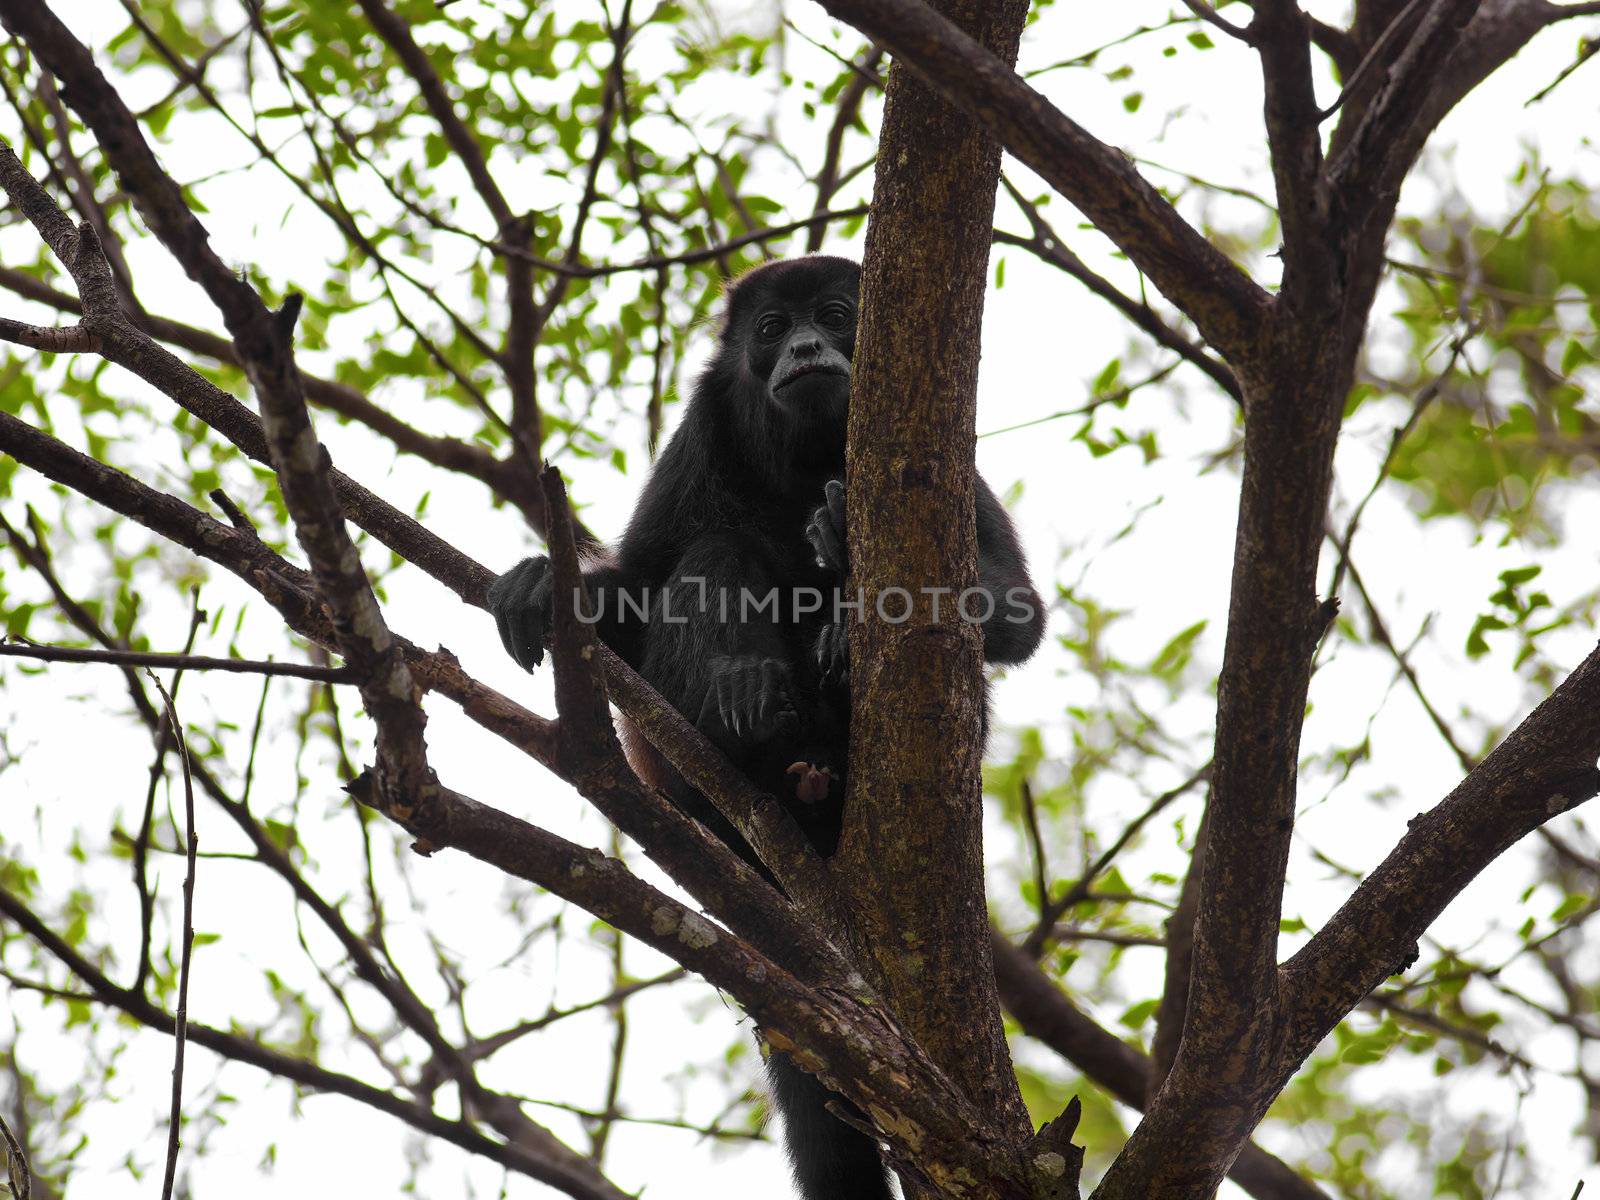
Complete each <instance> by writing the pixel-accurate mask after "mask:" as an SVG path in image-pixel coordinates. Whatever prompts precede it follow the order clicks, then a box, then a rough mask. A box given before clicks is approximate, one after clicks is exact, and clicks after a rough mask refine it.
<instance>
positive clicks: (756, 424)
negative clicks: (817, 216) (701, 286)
mask: <svg viewBox="0 0 1600 1200" xmlns="http://www.w3.org/2000/svg"><path fill="white" fill-rule="evenodd" d="M860 286H861V268H860V267H859V266H857V265H856V264H855V263H853V262H851V261H850V260H849V259H847V258H833V257H830V256H827V255H821V254H816V255H810V256H808V257H806V258H794V259H787V260H785V261H783V262H775V263H768V264H766V265H765V266H761V267H757V268H756V269H755V270H753V271H749V272H746V273H745V274H744V275H742V276H740V277H739V279H738V280H737V281H736V282H735V283H734V284H733V285H732V287H731V289H730V290H729V293H728V299H727V305H726V308H725V310H724V314H725V315H724V318H723V325H722V336H721V341H722V347H721V350H722V354H723V355H724V356H725V360H727V363H728V365H729V366H730V367H735V368H736V369H737V371H738V375H739V382H740V384H741V385H742V386H740V387H739V388H738V391H739V392H740V393H741V394H742V399H743V405H744V406H745V408H746V411H744V412H742V413H741V414H740V418H742V419H743V420H744V421H746V422H749V427H750V428H751V429H752V430H760V431H765V433H766V435H767V436H768V437H770V436H771V435H772V434H774V433H778V434H779V435H780V437H782V439H783V440H785V441H789V442H791V443H793V442H794V440H795V439H799V440H800V442H801V443H802V444H803V445H804V448H805V449H816V450H818V451H826V453H827V454H828V456H829V457H833V456H835V455H837V456H841V457H842V455H843V452H844V429H845V413H846V411H847V408H848V406H849V402H850V358H851V355H853V354H854V353H855V348H856V306H857V303H858V299H859V293H860ZM752 408H753V409H756V410H759V411H752V410H751V409H752ZM835 447H836V449H835ZM796 449H800V447H798V446H797V447H796Z"/></svg>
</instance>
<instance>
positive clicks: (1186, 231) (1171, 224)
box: [819, 0, 1271, 362]
mask: <svg viewBox="0 0 1600 1200" xmlns="http://www.w3.org/2000/svg"><path fill="white" fill-rule="evenodd" d="M819 3H821V5H822V7H823V8H825V9H827V10H828V12H830V13H832V14H833V15H834V16H835V17H838V18H839V19H840V20H842V21H847V22H849V23H850V24H851V25H854V26H855V27H856V28H857V29H859V30H861V31H862V32H863V33H865V34H866V35H867V36H869V37H871V38H872V39H873V40H874V41H876V42H878V43H879V44H880V45H882V46H884V47H885V48H886V49H888V50H889V52H890V53H891V54H893V55H894V56H895V57H896V58H898V59H900V60H901V61H902V62H904V63H905V64H906V65H907V66H909V67H911V68H912V69H913V70H915V71H916V72H917V73H918V74H919V75H921V76H922V77H923V78H925V79H926V80H927V81H928V82H929V83H930V84H931V85H932V86H933V87H934V88H935V89H937V90H938V91H939V93H940V94H941V95H943V96H944V97H945V98H946V99H947V100H949V101H950V102H951V103H952V104H955V105H957V106H958V107H960V108H962V109H964V110H965V111H967V112H969V113H971V114H972V115H973V116H975V117H976V118H977V119H978V120H979V121H981V122H982V123H983V125H984V126H985V127H986V128H987V129H988V130H989V131H990V133H992V134H993V135H994V136H995V137H996V138H997V139H999V141H1000V142H1001V144H1002V145H1003V146H1004V147H1005V148H1006V149H1007V150H1008V151H1010V152H1011V153H1012V154H1013V155H1015V156H1016V157H1017V158H1019V159H1020V160H1022V162H1024V163H1026V164H1027V165H1028V166H1029V167H1031V168H1032V169H1033V170H1034V171H1036V172H1037V173H1038V174H1039V175H1040V176H1041V177H1042V178H1044V179H1045V180H1046V181H1047V182H1049V183H1050V185H1051V186H1052V187H1054V188H1055V189H1056V190H1057V191H1059V192H1060V193H1061V194H1062V195H1063V196H1065V197H1066V198H1067V199H1068V200H1070V201H1072V203H1073V204H1074V205H1076V206H1077V207H1078V208H1079V209H1080V210H1081V211H1082V212H1083V214H1084V215H1085V216H1087V217H1088V218H1089V219H1090V220H1091V221H1093V222H1094V224H1095V226H1096V227H1097V228H1098V229H1099V230H1100V231H1101V232H1102V233H1104V234H1105V235H1106V236H1107V237H1109V238H1110V239H1111V240H1112V241H1113V242H1114V243H1116V245H1117V247H1118V248H1119V249H1120V250H1122V251H1123V252H1124V253H1125V254H1127V256H1128V257H1129V258H1130V259H1131V260H1132V261H1133V262H1134V264H1135V265H1136V266H1137V267H1139V269H1140V270H1142V271H1144V272H1145V274H1147V275H1148V276H1149V277H1150V279H1151V281H1152V282H1153V283H1154V284H1155V286H1156V287H1157V288H1159V289H1160V290H1161V292H1162V293H1163V294H1164V295H1165V296H1166V297H1167V298H1168V299H1169V300H1171V301H1172V302H1173V303H1174V304H1176V305H1177V306H1178V307H1179V308H1181V309H1182V310H1183V311H1184V312H1185V313H1186V314H1188V316H1189V318H1190V319H1191V320H1193V321H1194V323H1195V324H1196V325H1197V326H1198V327H1199V328H1200V332H1201V333H1202V335H1203V336H1204V337H1205V339H1206V340H1207V341H1208V342H1210V343H1211V344H1212V345H1214V346H1216V347H1217V348H1218V349H1219V350H1220V351H1221V352H1222V354H1223V356H1224V357H1226V358H1228V359H1230V361H1235V362H1237V361H1238V360H1240V359H1243V358H1249V357H1250V356H1251V355H1252V354H1253V353H1254V352H1255V350H1256V348H1257V346H1258V344H1259V340H1260V337H1261V333H1262V325H1263V323H1264V318H1265V315H1266V312H1267V310H1268V309H1269V308H1270V306H1271V300H1270V298H1269V297H1268V295H1267V294H1266V292H1264V291H1263V290H1262V289H1261V288H1260V287H1258V286H1257V285H1256V284H1255V283H1254V282H1253V281H1251V280H1250V278H1249V277H1248V276H1246V275H1245V273H1244V272H1243V271H1241V270H1240V269H1239V267H1238V266H1236V265H1235V264H1234V263H1233V262H1232V261H1231V260H1230V259H1229V258H1228V257H1227V256H1226V255H1225V254H1223V253H1222V251H1220V250H1218V249H1217V248H1216V247H1215V246H1213V245H1212V244H1211V243H1210V242H1208V241H1206V240H1205V238H1204V237H1202V236H1201V235H1200V233H1199V232H1198V231H1196V230H1195V229H1194V227H1193V226H1191V225H1190V224H1189V223H1188V222H1187V221H1185V220H1184V219H1183V218H1182V217H1181V216H1179V215H1178V213H1177V210H1176V209H1174V208H1173V207H1172V205H1171V204H1169V203H1168V202H1167V201H1166V200H1165V199H1164V198H1163V197H1162V195H1161V193H1160V192H1158V191H1157V190H1156V189H1155V188H1154V187H1152V186H1151V185H1150V183H1149V182H1148V181H1147V180H1145V178H1144V177H1143V176H1142V175H1140V174H1139V172H1138V171H1137V170H1136V169H1135V168H1134V166H1133V165H1132V164H1131V163H1130V162H1128V160H1127V158H1126V157H1125V156H1124V155H1123V154H1121V153H1120V152H1119V151H1118V150H1116V149H1115V148H1114V147H1111V146H1108V145H1106V144H1105V143H1104V142H1101V141H1099V140H1098V139H1097V138H1095V137H1093V136H1092V135H1090V134H1089V133H1088V132H1087V131H1086V130H1085V129H1084V128H1083V127H1082V126H1080V125H1078V124H1077V123H1076V122H1075V121H1073V120H1072V119H1071V118H1069V117H1067V116H1066V115H1065V114H1064V113H1062V112H1061V111H1060V110H1059V109H1058V108H1056V107H1055V106H1054V105H1052V104H1051V103H1050V102H1049V101H1048V100H1046V99H1045V98H1044V97H1043V96H1042V95H1040V94H1039V93H1038V92H1036V91H1035V90H1034V89H1033V88H1031V87H1029V86H1028V85H1027V84H1026V83H1025V82H1024V81H1023V80H1022V78H1021V77H1020V76H1019V75H1018V74H1017V73H1016V72H1015V71H1014V70H1012V69H1011V68H1010V67H1008V66H1006V65H1005V64H1004V63H1002V62H1001V61H1000V60H999V59H998V58H996V57H995V56H994V55H993V54H991V53H989V52H988V51H987V50H985V49H984V48H983V47H981V46H980V45H978V44H977V43H976V42H975V41H973V40H972V38H970V37H968V36H967V35H966V34H965V33H963V32H961V30H959V29H958V28H956V26H955V25H953V24H952V23H951V22H950V21H948V20H946V19H945V18H944V17H941V16H940V15H938V14H937V13H935V12H934V11H933V10H932V9H931V8H929V7H927V6H926V5H924V4H922V3H920V2H919V0H819Z"/></svg>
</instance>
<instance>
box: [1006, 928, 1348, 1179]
mask: <svg viewBox="0 0 1600 1200" xmlns="http://www.w3.org/2000/svg"><path fill="white" fill-rule="evenodd" d="M991 941H992V943H993V953H994V973H995V981H996V982H997V983H998V984H999V986H1000V998H1001V1000H1002V1001H1004V1003H1005V1006H1006V1011H1007V1012H1009V1013H1010V1014H1011V1015H1012V1017H1013V1018H1015V1020H1016V1022H1017V1024H1018V1025H1020V1026H1021V1027H1022V1032H1023V1033H1025V1034H1027V1035H1028V1036H1029V1037H1032V1038H1036V1039H1038V1040H1039V1041H1041V1042H1043V1043H1044V1044H1045V1045H1046V1046H1049V1047H1050V1048H1051V1049H1052V1050H1054V1051H1055V1052H1056V1053H1057V1054H1059V1055H1061V1057H1062V1058H1064V1059H1066V1060H1067V1061H1068V1062H1070V1063H1071V1064H1072V1065H1073V1066H1075V1067H1077V1068H1078V1069H1079V1070H1080V1071H1082V1072H1083V1073H1084V1074H1085V1075H1086V1076H1087V1077H1088V1078H1089V1079H1091V1080H1093V1081H1094V1082H1095V1083H1096V1084H1097V1085H1098V1086H1100V1087H1101V1088H1103V1089H1105V1090H1106V1091H1107V1092H1109V1093H1110V1094H1111V1095H1112V1096H1114V1097H1116V1098H1117V1099H1118V1100H1120V1101H1121V1102H1122V1103H1123V1104H1126V1105H1127V1106H1128V1107H1129V1108H1132V1109H1134V1110H1136V1111H1143V1109H1144V1106H1145V1092H1146V1089H1147V1086H1148V1081H1149V1078H1150V1063H1149V1060H1148V1059H1146V1058H1145V1056H1144V1055H1142V1054H1140V1053H1139V1052H1138V1051H1137V1050H1135V1049H1134V1048H1133V1047H1132V1046H1130V1045H1128V1044H1127V1043H1126V1042H1124V1041H1123V1040H1122V1039H1121V1038H1119V1037H1116V1036H1115V1035H1113V1034H1111V1033H1108V1032H1107V1031H1106V1030H1105V1029H1103V1028H1101V1027H1100V1025H1098V1024H1097V1023H1096V1022H1095V1021H1093V1020H1092V1019H1091V1018H1090V1017H1089V1016H1087V1015H1086V1014H1085V1013H1084V1012H1083V1011H1082V1010H1081V1009H1079V1008H1078V1007H1077V1006H1076V1005H1075V1004H1073V1003H1072V1001H1071V1000H1070V999H1069V998H1068V997H1067V995H1066V993H1065V992H1063V991H1062V990H1061V988H1060V987H1059V986H1057V984H1056V983H1055V982H1054V981H1053V980H1052V979H1051V978H1050V977H1049V976H1048V975H1046V974H1045V972H1044V971H1043V969H1042V968H1041V967H1040V966H1039V964H1038V963H1037V962H1035V961H1034V960H1033V959H1032V958H1031V957H1029V955H1028V954H1027V953H1026V952H1025V951H1024V950H1022V949H1021V948H1020V947H1017V946H1014V945H1012V944H1011V942H1010V941H1009V940H1008V939H1007V938H1006V937H1005V936H1004V935H1003V934H1001V933H999V932H998V931H996V932H995V933H994V934H993V937H992V939H991ZM1228 1177H1229V1178H1230V1179H1232V1180H1233V1181H1234V1182H1235V1183H1237V1184H1238V1185H1239V1186H1240V1187H1242V1188H1243V1189H1244V1190H1245V1191H1246V1192H1248V1193H1249V1194H1250V1195H1251V1196H1254V1197H1255V1200H1327V1196H1326V1193H1324V1192H1323V1191H1322V1190H1321V1189H1320V1188H1318V1187H1316V1186H1315V1185H1314V1184H1312V1183H1310V1182H1308V1181H1307V1180H1306V1179H1304V1178H1303V1177H1301V1176H1300V1175H1299V1174H1298V1173H1297V1172H1296V1171H1295V1170H1294V1168H1292V1167H1290V1166H1289V1165H1288V1164H1287V1163H1285V1162H1283V1161H1282V1160H1281V1159H1279V1158H1276V1157H1274V1156H1273V1155H1271V1154H1269V1153H1268V1152H1267V1151H1265V1150H1263V1149H1261V1148H1260V1147H1259V1146H1257V1145H1256V1144H1255V1143H1254V1142H1251V1143H1249V1144H1248V1145H1246V1146H1245V1148H1244V1149H1243V1150H1242V1151H1241V1152H1240V1154H1239V1158H1238V1161H1236V1162H1235V1163H1234V1164H1233V1167H1232V1168H1231V1169H1230V1170H1229V1171H1228Z"/></svg>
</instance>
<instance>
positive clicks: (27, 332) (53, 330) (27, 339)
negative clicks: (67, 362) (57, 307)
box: [0, 317, 100, 354]
mask: <svg viewBox="0 0 1600 1200" xmlns="http://www.w3.org/2000/svg"><path fill="white" fill-rule="evenodd" d="M0 340H3V341H7V342H15V343H16V344H17V345H19V346H27V347H28V348H29V349H30V350H43V351H44V352H45V353H46V354H78V353H82V352H85V351H94V350H98V349H99V348H100V339H99V338H97V337H95V335H94V331H93V330H91V329H88V328H87V327H85V326H83V325H67V326H49V325H28V324H25V323H24V322H22V321H13V320H12V319H11V318H10V317H0Z"/></svg>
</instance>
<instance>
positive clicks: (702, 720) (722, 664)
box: [695, 654, 800, 744]
mask: <svg viewBox="0 0 1600 1200" xmlns="http://www.w3.org/2000/svg"><path fill="white" fill-rule="evenodd" d="M709 666H710V683H709V686H708V687H707V688H706V698H705V701H704V703H703V704H702V705H701V706H700V717H699V719H698V720H697V721H696V722H695V725H696V727H697V728H699V730H700V731H701V732H702V733H704V734H706V735H707V736H708V737H710V738H711V739H712V740H713V741H721V742H724V743H728V742H734V743H744V744H750V743H759V742H766V741H770V740H771V739H772V738H774V737H776V736H778V735H779V734H793V733H794V732H796V731H797V730H798V729H799V727H800V716H799V714H798V713H797V712H796V710H795V705H794V690H793V685H792V683H791V681H790V678H789V665H788V664H787V663H785V662H784V661H783V660H782V659H777V658H764V657H762V656H761V655H759V654H741V655H737V656H724V657H719V658H714V659H712V660H711V662H710V664H709Z"/></svg>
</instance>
